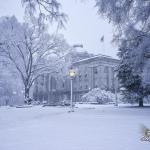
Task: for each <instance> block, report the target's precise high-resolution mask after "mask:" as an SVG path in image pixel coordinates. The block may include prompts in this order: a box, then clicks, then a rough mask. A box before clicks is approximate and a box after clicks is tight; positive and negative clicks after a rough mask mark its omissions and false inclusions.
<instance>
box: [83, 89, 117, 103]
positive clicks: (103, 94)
mask: <svg viewBox="0 0 150 150" xmlns="http://www.w3.org/2000/svg"><path fill="white" fill-rule="evenodd" d="M81 99H82V101H83V102H88V103H99V104H106V103H108V102H113V101H114V100H115V95H114V94H113V93H111V92H110V91H105V90H101V89H100V88H95V89H92V90H91V91H89V92H88V93H86V94H84V95H83V96H82V98H81Z"/></svg>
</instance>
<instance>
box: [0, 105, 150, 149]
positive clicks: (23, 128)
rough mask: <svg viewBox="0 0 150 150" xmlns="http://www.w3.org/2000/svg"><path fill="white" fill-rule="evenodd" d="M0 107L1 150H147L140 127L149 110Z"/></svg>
mask: <svg viewBox="0 0 150 150" xmlns="http://www.w3.org/2000/svg"><path fill="white" fill-rule="evenodd" d="M68 110H69V108H63V107H41V106H34V107H31V108H14V107H0V150H150V142H141V141H140V138H141V136H142V135H141V133H140V126H141V124H145V125H146V126H148V127H150V108H143V109H141V108H137V107H132V108H131V107H124V106H120V107H114V106H108V105H106V106H98V105H78V108H76V109H75V112H73V113H68Z"/></svg>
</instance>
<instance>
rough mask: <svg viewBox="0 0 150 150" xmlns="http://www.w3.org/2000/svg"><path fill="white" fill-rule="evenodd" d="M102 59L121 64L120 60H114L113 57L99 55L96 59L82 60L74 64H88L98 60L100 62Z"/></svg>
mask: <svg viewBox="0 0 150 150" xmlns="http://www.w3.org/2000/svg"><path fill="white" fill-rule="evenodd" d="M100 59H101V60H107V61H112V62H115V63H119V60H118V59H115V58H112V57H111V56H107V55H102V54H99V55H96V56H94V57H90V58H85V59H81V60H79V61H75V62H73V65H78V64H83V63H88V62H92V61H96V60H100Z"/></svg>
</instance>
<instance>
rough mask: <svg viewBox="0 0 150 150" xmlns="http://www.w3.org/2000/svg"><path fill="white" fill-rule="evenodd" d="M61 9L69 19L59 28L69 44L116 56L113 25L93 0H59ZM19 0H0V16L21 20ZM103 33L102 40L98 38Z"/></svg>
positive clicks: (89, 50)
mask: <svg viewBox="0 0 150 150" xmlns="http://www.w3.org/2000/svg"><path fill="white" fill-rule="evenodd" d="M60 2H61V4H62V9H63V11H64V12H65V13H67V15H68V17H69V20H68V23H67V24H66V29H65V30H61V31H60V33H63V34H64V37H65V38H66V39H67V41H68V42H69V44H71V45H74V44H78V43H79V44H83V46H84V48H83V51H84V50H87V51H88V52H90V53H95V54H106V55H109V56H113V57H116V53H117V50H116V49H117V47H114V44H113V45H112V43H111V40H112V34H113V32H112V31H113V27H112V25H111V24H108V21H107V20H104V19H103V18H100V16H98V15H97V12H96V11H97V10H96V8H94V0H88V1H87V2H83V3H82V2H81V0H60ZM23 12H24V10H23V8H22V7H21V0H5V1H4V0H0V16H6V15H7V16H8V15H9V16H11V15H15V16H16V17H17V18H18V19H19V20H20V21H23ZM103 35H104V42H101V41H100V39H101V37H102V36H103Z"/></svg>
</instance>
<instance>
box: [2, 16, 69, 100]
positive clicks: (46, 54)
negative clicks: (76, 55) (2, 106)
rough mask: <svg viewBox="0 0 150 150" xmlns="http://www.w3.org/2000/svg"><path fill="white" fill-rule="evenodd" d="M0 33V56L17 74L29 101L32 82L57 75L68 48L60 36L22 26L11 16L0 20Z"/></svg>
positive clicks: (37, 28) (28, 25) (25, 24)
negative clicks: (48, 75) (41, 77)
mask: <svg viewBox="0 0 150 150" xmlns="http://www.w3.org/2000/svg"><path fill="white" fill-rule="evenodd" d="M0 32H1V34H0V53H1V55H0V56H1V57H5V59H7V60H8V62H9V63H10V64H11V65H12V64H13V66H14V67H15V69H16V70H17V71H18V73H19V74H20V77H21V79H22V82H23V84H24V89H25V99H29V92H30V88H31V86H32V84H33V82H34V81H35V80H36V79H37V78H38V77H39V76H40V75H42V74H45V73H52V72H57V71H58V70H59V62H60V61H61V59H62V58H63V57H64V55H65V53H66V51H67V50H68V47H69V46H68V44H67V43H66V41H65V40H64V38H63V37H62V36H58V35H55V36H54V35H49V34H48V33H47V30H46V27H45V26H42V28H41V27H40V28H39V26H38V25H37V26H36V25H35V24H33V25H32V24H31V23H30V24H28V23H23V24H21V23H19V22H18V21H17V19H16V18H15V17H14V16H13V17H10V18H9V17H3V18H1V20H0Z"/></svg>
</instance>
